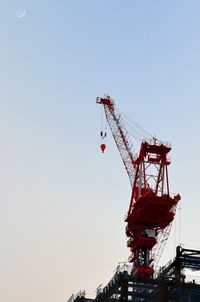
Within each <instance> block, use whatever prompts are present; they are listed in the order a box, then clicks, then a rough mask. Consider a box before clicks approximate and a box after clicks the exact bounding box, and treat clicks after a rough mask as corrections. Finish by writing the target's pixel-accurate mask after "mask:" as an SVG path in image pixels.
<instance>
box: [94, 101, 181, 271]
mask: <svg viewBox="0 0 200 302" xmlns="http://www.w3.org/2000/svg"><path fill="white" fill-rule="evenodd" d="M96 103H97V104H101V105H103V107H104V112H105V117H106V120H107V122H108V125H109V127H110V130H111V132H112V135H113V138H114V140H115V143H116V145H117V148H118V150H119V153H120V155H121V158H122V161H123V164H124V166H125V169H126V171H127V174H128V176H129V180H130V184H131V191H132V192H131V200H130V205H129V209H128V212H127V215H126V219H125V222H126V223H127V225H126V235H127V237H128V242H127V246H128V247H129V248H130V251H131V255H130V257H129V261H130V262H132V263H133V272H132V273H133V275H134V276H137V277H138V276H145V277H152V276H153V274H154V267H155V263H156V262H157V261H158V260H159V259H156V257H154V255H153V250H155V247H157V249H160V250H161V243H162V240H164V241H166V239H167V238H168V235H169V232H168V230H169V229H170V225H171V223H172V221H173V219H174V215H175V210H176V206H177V204H178V202H179V200H180V195H179V194H178V195H176V196H171V194H170V188H169V178H168V166H169V164H170V160H169V157H168V153H169V152H170V150H171V145H170V144H169V143H167V142H161V141H159V140H157V139H156V138H153V139H151V140H143V141H142V143H141V147H140V152H139V154H138V155H136V154H134V152H133V149H132V143H131V140H130V137H129V134H128V131H127V130H126V127H125V124H124V122H123V119H122V117H121V115H120V114H119V113H118V112H117V110H116V106H115V103H114V101H113V100H112V99H111V98H110V96H105V97H103V98H99V97H97V99H96ZM105 148H106V145H105V144H101V150H102V152H104V151H105ZM162 237H163V238H162ZM158 254H161V253H158Z"/></svg>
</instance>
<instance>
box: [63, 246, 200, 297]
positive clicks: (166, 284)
mask: <svg viewBox="0 0 200 302" xmlns="http://www.w3.org/2000/svg"><path fill="white" fill-rule="evenodd" d="M131 270H132V269H131V267H130V266H129V265H127V264H123V265H120V266H118V267H117V269H116V272H115V274H114V276H113V278H112V279H111V280H110V282H109V283H108V284H107V285H106V286H105V287H104V288H102V287H99V288H98V289H97V294H96V297H95V299H89V298H86V296H85V292H79V293H78V294H77V295H76V296H74V295H72V297H71V298H70V299H69V300H68V302H128V301H132V302H200V279H199V280H198V277H195V278H193V279H190V280H189V279H188V276H187V273H186V271H188V270H192V271H200V251H199V250H191V249H184V248H182V247H180V246H178V247H177V250H176V257H175V258H174V259H173V260H171V261H170V262H168V263H167V265H165V266H164V267H162V268H160V270H159V271H158V272H157V273H156V274H155V275H154V277H153V278H146V276H145V275H144V276H140V277H139V278H138V277H137V278H136V277H134V276H133V275H132V271H131Z"/></svg>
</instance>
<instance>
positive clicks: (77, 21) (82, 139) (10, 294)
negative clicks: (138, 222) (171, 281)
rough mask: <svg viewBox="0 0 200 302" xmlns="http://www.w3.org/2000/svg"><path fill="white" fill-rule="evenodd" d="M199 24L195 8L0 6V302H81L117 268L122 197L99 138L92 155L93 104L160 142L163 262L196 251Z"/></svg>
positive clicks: (133, 1)
mask: <svg viewBox="0 0 200 302" xmlns="http://www.w3.org/2000/svg"><path fill="white" fill-rule="evenodd" d="M19 8H22V9H24V10H25V12H26V13H25V14H24V13H23V14H20V13H19V11H18V9H19ZM22 11H23V10H22ZM199 12H200V1H199V0H196V1H195V0H187V1H186V0H169V1H162V0H152V1H149V0H123V1H122V0H60V1H52V0H43V1H41V0H27V1H25V0H20V1H17V0H9V1H8V0H0V39H1V40H0V184H1V185H0V300H1V301H4V302H11V301H16V302H27V301H28V302H36V301H37V302H46V301H48V302H55V301H56V302H59V301H60V302H64V301H66V299H67V298H68V297H69V296H70V295H71V294H72V293H76V292H78V291H79V290H80V289H82V290H84V289H86V290H87V293H88V296H93V295H94V293H95V289H96V288H97V286H98V285H99V284H101V283H106V282H107V281H109V279H110V278H111V277H112V275H113V270H114V269H115V267H116V266H117V264H118V263H119V262H121V261H126V260H127V257H128V255H129V251H128V249H127V248H126V238H125V232H124V228H125V224H124V220H123V219H124V214H125V212H126V210H127V208H128V205H129V199H130V193H131V192H130V185H129V181H128V177H127V175H126V173H125V169H124V167H123V165H122V162H121V158H120V156H119V154H118V151H117V148H116V146H115V145H114V143H113V139H112V136H111V134H110V133H108V139H107V145H108V146H107V151H106V153H105V155H104V156H102V155H101V153H100V149H99V144H100V135H99V132H100V109H99V107H98V106H97V105H96V104H95V99H96V96H102V95H103V94H104V93H108V94H110V95H111V96H112V97H113V98H114V99H115V100H116V103H117V105H118V106H119V107H120V108H121V109H123V111H125V112H127V113H129V115H131V116H132V117H133V119H134V120H136V121H137V122H138V123H139V124H140V125H142V126H143V127H144V128H145V129H147V130H148V131H149V132H151V133H153V134H154V133H155V134H156V135H157V137H158V138H160V139H163V140H169V141H171V142H172V144H173V151H172V152H171V156H172V164H171V166H170V181H171V191H172V192H175V193H180V194H181V196H182V205H181V208H182V209H181V224H180V221H179V220H180V219H179V218H178V217H177V223H176V232H174V228H173V230H172V233H171V236H170V238H169V242H168V246H167V247H166V249H165V252H164V254H163V258H162V263H165V262H166V261H168V260H169V259H170V257H173V255H174V243H178V242H179V241H181V242H182V243H184V244H186V245H187V246H192V247H199V248H200V237H199V236H198V235H197V234H198V232H199V228H200V220H199V212H200V204H199V196H198V194H199V192H198V188H199V168H200V167H199V161H198V152H199V149H200V139H199V131H200V117H199V116H200V115H199V112H200V101H199V99H200V85H199V83H200V18H199ZM23 15H24V16H23ZM133 143H134V142H133ZM179 212H180V211H179ZM180 225H181V226H180ZM179 226H180V228H181V238H179V237H180V236H179ZM174 233H176V236H174Z"/></svg>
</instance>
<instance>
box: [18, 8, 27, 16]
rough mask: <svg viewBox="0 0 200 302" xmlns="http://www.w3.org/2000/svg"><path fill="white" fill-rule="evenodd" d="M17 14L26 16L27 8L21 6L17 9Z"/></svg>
mask: <svg viewBox="0 0 200 302" xmlns="http://www.w3.org/2000/svg"><path fill="white" fill-rule="evenodd" d="M16 15H17V17H18V18H24V17H25V16H26V11H25V9H23V8H19V9H18V10H17V11H16Z"/></svg>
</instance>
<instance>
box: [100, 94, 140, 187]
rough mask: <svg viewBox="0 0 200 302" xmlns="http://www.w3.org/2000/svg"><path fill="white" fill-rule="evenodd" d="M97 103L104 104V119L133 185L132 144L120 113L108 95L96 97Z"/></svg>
mask: <svg viewBox="0 0 200 302" xmlns="http://www.w3.org/2000/svg"><path fill="white" fill-rule="evenodd" d="M96 103H97V104H102V105H103V106H104V111H105V115H106V119H107V121H108V124H109V127H110V129H111V133H112V135H113V138H114V140H115V143H116V145H117V148H118V150H119V153H120V155H121V158H122V161H123V163H124V166H125V169H126V172H127V174H128V176H129V180H130V184H131V187H133V183H134V177H135V158H134V155H133V151H132V144H131V141H130V138H129V135H128V132H127V131H126V129H125V127H124V125H123V121H122V118H121V115H120V114H119V113H118V112H117V111H116V108H115V104H114V101H113V100H111V98H110V97H109V96H107V97H105V98H99V97H97V99H96Z"/></svg>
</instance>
